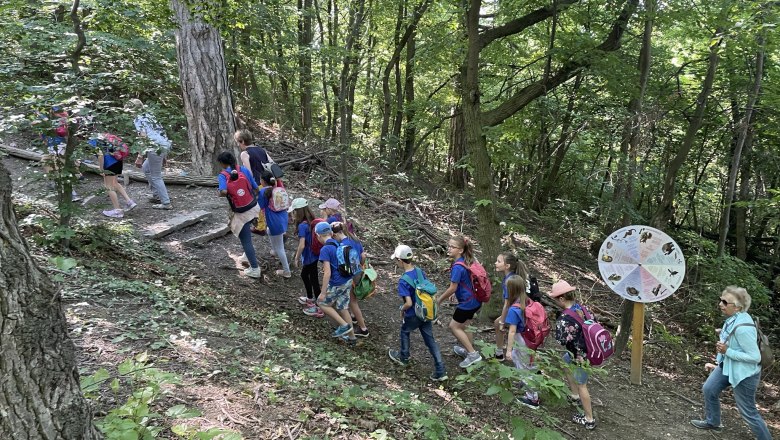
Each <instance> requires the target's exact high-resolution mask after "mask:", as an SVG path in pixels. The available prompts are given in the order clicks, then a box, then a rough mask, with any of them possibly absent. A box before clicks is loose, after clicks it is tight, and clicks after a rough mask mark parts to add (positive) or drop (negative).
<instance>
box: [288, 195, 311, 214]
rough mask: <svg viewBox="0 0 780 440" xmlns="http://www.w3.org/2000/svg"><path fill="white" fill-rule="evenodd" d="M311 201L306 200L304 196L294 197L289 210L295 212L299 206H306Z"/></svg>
mask: <svg viewBox="0 0 780 440" xmlns="http://www.w3.org/2000/svg"><path fill="white" fill-rule="evenodd" d="M308 204H309V202H307V201H306V199H304V198H303V197H298V198H297V199H293V201H292V204H291V205H290V207H289V208H288V209H287V212H293V211H295V210H296V209H298V208H303V207H304V206H306V205H308Z"/></svg>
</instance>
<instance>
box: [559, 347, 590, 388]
mask: <svg viewBox="0 0 780 440" xmlns="http://www.w3.org/2000/svg"><path fill="white" fill-rule="evenodd" d="M563 361H564V362H566V363H567V364H571V363H572V359H571V353H569V352H568V351H567V352H566V353H564V354H563ZM572 376H574V382H576V383H577V384H578V385H585V384H586V383H588V372H587V371H585V369H584V368H582V367H580V366H579V364H575V367H574V368H573V369H572Z"/></svg>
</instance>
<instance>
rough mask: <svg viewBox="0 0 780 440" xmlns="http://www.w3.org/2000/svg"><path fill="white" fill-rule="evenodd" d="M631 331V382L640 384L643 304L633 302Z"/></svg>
mask: <svg viewBox="0 0 780 440" xmlns="http://www.w3.org/2000/svg"><path fill="white" fill-rule="evenodd" d="M631 326H632V327H633V330H632V333H631V384H633V385H642V355H643V354H644V345H643V344H642V342H643V341H644V339H645V304H644V303H640V302H635V303H634V321H633V322H632V323H631Z"/></svg>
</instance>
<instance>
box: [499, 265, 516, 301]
mask: <svg viewBox="0 0 780 440" xmlns="http://www.w3.org/2000/svg"><path fill="white" fill-rule="evenodd" d="M514 274H515V273H514V272H509V273H508V274H506V276H505V277H504V281H501V287H502V288H503V289H504V301H506V300H508V299H509V291H508V290H507V289H506V280H508V279H509V277H511V276H512V275H514Z"/></svg>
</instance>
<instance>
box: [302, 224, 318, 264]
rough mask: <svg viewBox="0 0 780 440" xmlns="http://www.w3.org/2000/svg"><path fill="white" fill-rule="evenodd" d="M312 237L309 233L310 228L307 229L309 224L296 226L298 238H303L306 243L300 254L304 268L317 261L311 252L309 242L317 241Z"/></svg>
mask: <svg viewBox="0 0 780 440" xmlns="http://www.w3.org/2000/svg"><path fill="white" fill-rule="evenodd" d="M313 235H314V234H312V233H311V228H310V227H309V222H306V221H304V222H302V223H301V224H300V225H298V238H299V239H301V238H303V239H304V241H305V242H306V246H304V248H303V252H301V260H303V265H304V266H308V265H309V264H311V263H314V262H316V261H317V256H316V255H314V253H313V252H312V251H311V241H312V240H316V239H317V238H316V237H313Z"/></svg>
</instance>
